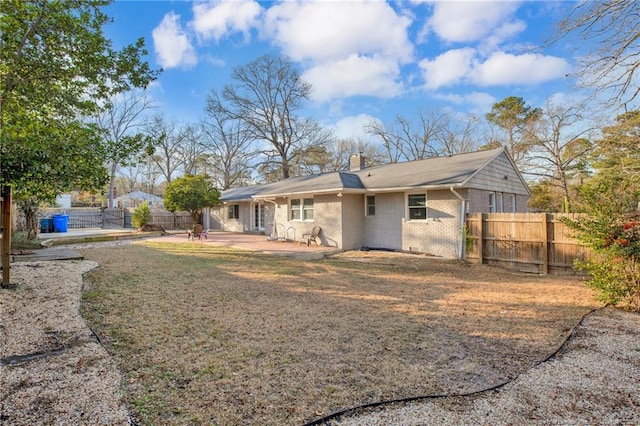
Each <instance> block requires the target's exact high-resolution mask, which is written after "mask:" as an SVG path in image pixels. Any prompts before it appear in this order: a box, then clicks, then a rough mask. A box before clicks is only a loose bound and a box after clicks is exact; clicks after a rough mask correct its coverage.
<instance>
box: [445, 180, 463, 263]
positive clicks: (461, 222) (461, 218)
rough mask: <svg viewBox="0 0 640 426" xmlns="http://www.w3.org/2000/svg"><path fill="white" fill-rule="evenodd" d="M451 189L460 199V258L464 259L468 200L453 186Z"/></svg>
mask: <svg viewBox="0 0 640 426" xmlns="http://www.w3.org/2000/svg"><path fill="white" fill-rule="evenodd" d="M449 191H451V192H452V193H453V195H455V196H456V197H457V198H458V200H460V230H459V231H458V259H460V260H462V259H463V258H464V241H463V240H464V223H465V220H464V215H465V213H466V211H467V208H466V204H467V201H466V200H465V199H464V198H463V197H462V196H461V195H460V194H458V193H457V192H456V190H455V189H453V186H450V187H449Z"/></svg>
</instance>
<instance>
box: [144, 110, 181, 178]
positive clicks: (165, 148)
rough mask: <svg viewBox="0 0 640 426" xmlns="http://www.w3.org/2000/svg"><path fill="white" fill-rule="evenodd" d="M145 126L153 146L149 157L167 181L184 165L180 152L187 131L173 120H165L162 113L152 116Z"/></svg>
mask: <svg viewBox="0 0 640 426" xmlns="http://www.w3.org/2000/svg"><path fill="white" fill-rule="evenodd" d="M147 127H148V129H147V132H148V134H149V135H150V136H151V138H153V141H154V147H155V149H154V152H153V155H152V156H151V157H150V159H151V160H152V161H153V162H154V163H155V165H156V167H157V168H158V170H160V172H161V173H162V175H163V176H164V178H165V180H166V181H167V183H169V182H171V179H173V176H174V175H175V174H176V173H177V172H178V171H179V170H180V168H181V167H182V166H183V165H184V161H185V159H184V157H183V156H182V155H181V152H182V150H183V145H184V144H185V139H186V137H187V136H186V133H187V132H186V130H185V129H184V128H181V127H180V126H179V125H178V124H177V123H176V122H175V121H167V119H165V117H163V116H162V115H156V116H155V117H153V119H152V120H151V121H150V122H149V124H148V126H147Z"/></svg>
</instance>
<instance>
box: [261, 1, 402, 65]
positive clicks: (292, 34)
mask: <svg viewBox="0 0 640 426" xmlns="http://www.w3.org/2000/svg"><path fill="white" fill-rule="evenodd" d="M409 25H411V20H410V19H409V18H408V17H406V16H400V15H398V14H397V13H396V12H395V11H394V10H393V8H391V6H389V5H388V4H387V3H386V2H381V1H376V0H373V1H341V2H327V1H308V2H301V3H298V2H283V3H281V4H278V5H275V6H273V7H271V8H269V10H268V11H267V12H266V14H265V25H264V31H263V36H265V37H267V38H269V39H271V40H272V42H273V43H275V44H277V45H278V46H281V47H282V48H283V50H284V52H285V54H287V55H288V56H290V57H291V58H292V59H294V60H298V61H304V60H310V61H312V62H315V63H317V62H327V61H335V60H343V59H345V58H346V57H348V56H350V55H352V54H358V55H367V56H385V57H390V58H395V59H397V60H399V61H402V62H408V61H410V60H411V59H412V57H413V45H412V44H411V42H410V41H409V39H408V36H407V29H408V27H409Z"/></svg>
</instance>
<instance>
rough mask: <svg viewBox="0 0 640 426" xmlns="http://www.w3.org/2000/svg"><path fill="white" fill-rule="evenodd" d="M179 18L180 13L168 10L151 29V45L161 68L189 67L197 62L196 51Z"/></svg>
mask: <svg viewBox="0 0 640 426" xmlns="http://www.w3.org/2000/svg"><path fill="white" fill-rule="evenodd" d="M179 20H180V15H176V14H175V13H173V12H169V13H167V14H166V15H165V16H164V18H163V19H162V22H160V24H159V25H158V26H157V27H156V28H154V29H153V32H152V36H153V46H154V48H155V50H156V55H157V57H158V62H159V63H160V66H162V67H163V68H176V67H184V68H189V67H192V66H193V65H196V64H197V63H198V58H197V56H196V52H195V50H194V49H193V46H192V45H191V42H190V41H189V38H188V37H187V35H186V34H185V32H184V31H183V30H182V28H181V27H180V22H179Z"/></svg>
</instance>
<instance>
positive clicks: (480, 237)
mask: <svg viewBox="0 0 640 426" xmlns="http://www.w3.org/2000/svg"><path fill="white" fill-rule="evenodd" d="M483 220H484V214H482V213H478V260H479V262H480V265H482V263H483V260H484V259H483V258H482V247H483V246H484V226H482V222H483Z"/></svg>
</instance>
